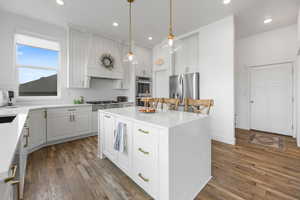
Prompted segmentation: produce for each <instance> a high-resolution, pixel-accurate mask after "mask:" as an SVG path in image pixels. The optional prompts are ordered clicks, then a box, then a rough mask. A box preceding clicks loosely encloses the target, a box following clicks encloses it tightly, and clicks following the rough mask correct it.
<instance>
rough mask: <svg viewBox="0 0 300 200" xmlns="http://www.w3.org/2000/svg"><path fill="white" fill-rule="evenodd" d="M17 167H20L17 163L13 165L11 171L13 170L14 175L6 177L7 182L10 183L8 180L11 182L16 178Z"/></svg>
mask: <svg viewBox="0 0 300 200" xmlns="http://www.w3.org/2000/svg"><path fill="white" fill-rule="evenodd" d="M17 169H18V166H17V165H14V166H12V167H11V172H12V173H11V174H12V175H11V176H10V177H8V178H6V179H4V182H5V183H8V182H10V181H12V180H14V179H15V178H16V174H17Z"/></svg>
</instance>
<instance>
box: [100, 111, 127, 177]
mask: <svg viewBox="0 0 300 200" xmlns="http://www.w3.org/2000/svg"><path fill="white" fill-rule="evenodd" d="M100 123H101V125H100V127H101V132H103V133H104V134H103V135H102V136H103V138H101V139H102V140H103V143H102V145H103V153H104V154H105V155H106V156H107V157H108V158H109V159H110V160H112V161H113V162H114V163H115V164H116V165H117V166H118V167H119V168H121V169H122V170H123V171H124V172H126V173H127V174H131V170H132V148H131V147H132V128H133V127H132V122H131V121H127V120H123V119H119V118H116V117H113V116H111V115H101V120H100ZM119 123H122V124H124V125H125V127H126V129H125V134H126V135H125V143H124V144H125V150H124V152H118V151H116V150H115V149H114V138H115V136H116V131H117V127H118V124H119Z"/></svg>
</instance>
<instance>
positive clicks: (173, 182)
mask: <svg viewBox="0 0 300 200" xmlns="http://www.w3.org/2000/svg"><path fill="white" fill-rule="evenodd" d="M99 116H100V118H101V119H100V124H101V125H100V131H99V136H100V135H101V140H100V144H99V156H100V158H105V156H106V157H107V158H108V159H110V160H111V161H112V162H113V163H114V164H115V165H116V166H118V167H119V168H120V169H121V170H123V171H124V173H125V174H126V175H128V176H129V177H130V178H131V179H132V180H134V181H135V182H136V183H137V184H138V185H139V186H140V187H141V188H142V189H144V191H145V192H147V193H148V194H149V195H150V196H151V197H152V198H153V199H157V200H182V199H186V200H190V199H194V198H195V196H196V195H197V194H198V193H199V192H200V191H201V190H202V189H203V188H204V187H205V185H206V184H207V183H208V181H209V180H210V178H211V138H210V137H211V136H210V132H209V131H208V130H209V129H208V126H207V124H208V116H206V115H198V114H195V113H187V112H176V111H175V112H174V111H168V112H165V111H164V112H157V113H155V114H154V115H151V116H150V115H148V114H141V113H140V112H139V111H138V109H136V108H120V109H112V110H100V111H99ZM170 119H172V120H170ZM119 122H122V123H126V124H127V130H126V135H127V136H128V138H127V139H128V141H129V142H128V150H129V151H128V154H124V155H122V154H120V153H119V152H117V151H115V150H114V148H113V138H114V134H115V133H114V130H116V126H117V125H118V123H119ZM130 138H131V139H130ZM130 142H131V143H130ZM124 166H125V167H124Z"/></svg>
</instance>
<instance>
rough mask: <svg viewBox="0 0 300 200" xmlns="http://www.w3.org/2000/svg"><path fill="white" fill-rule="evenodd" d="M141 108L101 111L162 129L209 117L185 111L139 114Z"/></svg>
mask: <svg viewBox="0 0 300 200" xmlns="http://www.w3.org/2000/svg"><path fill="white" fill-rule="evenodd" d="M139 109H141V107H127V108H113V109H105V110H99V112H101V113H107V114H113V115H117V116H120V117H125V118H129V119H132V120H135V121H140V122H145V123H149V124H151V125H154V126H159V127H162V128H172V127H175V126H179V125H182V124H185V123H187V122H191V121H194V120H199V119H203V118H206V117H207V115H203V114H196V113H190V112H183V111H170V110H168V111H159V110H158V111H156V112H155V113H142V112H139Z"/></svg>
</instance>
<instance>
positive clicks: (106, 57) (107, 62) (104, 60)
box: [100, 54, 115, 70]
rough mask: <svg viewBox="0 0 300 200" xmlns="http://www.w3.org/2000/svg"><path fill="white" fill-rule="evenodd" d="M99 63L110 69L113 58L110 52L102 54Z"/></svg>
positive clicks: (112, 64)
mask: <svg viewBox="0 0 300 200" xmlns="http://www.w3.org/2000/svg"><path fill="white" fill-rule="evenodd" d="M100 63H101V65H102V66H103V67H105V68H106V69H108V70H112V69H113V68H114V64H115V59H114V58H113V57H112V55H110V54H103V55H102V56H101V58H100Z"/></svg>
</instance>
